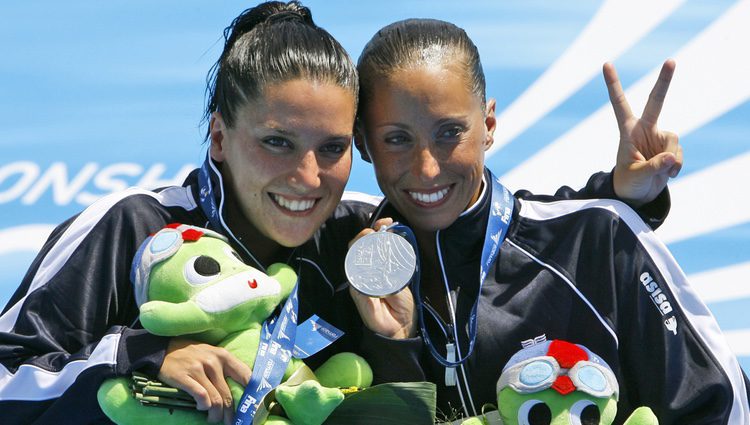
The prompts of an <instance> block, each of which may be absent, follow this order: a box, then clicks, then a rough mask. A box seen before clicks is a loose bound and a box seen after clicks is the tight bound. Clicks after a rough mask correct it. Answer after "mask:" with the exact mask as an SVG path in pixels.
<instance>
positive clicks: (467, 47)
mask: <svg viewBox="0 0 750 425" xmlns="http://www.w3.org/2000/svg"><path fill="white" fill-rule="evenodd" d="M674 67H675V64H674V62H673V61H671V60H670V61H667V62H665V63H664V66H663V68H662V71H661V75H660V76H659V80H658V81H657V83H656V85H655V86H654V89H653V91H652V93H651V96H650V97H649V100H648V102H647V104H646V107H645V109H644V111H643V116H642V117H641V118H640V119H639V118H637V117H635V116H633V114H632V112H631V111H630V107H629V106H628V102H627V100H626V99H625V96H624V94H623V91H622V87H621V86H620V83H619V80H618V78H617V74H616V72H615V69H614V67H613V66H612V65H611V64H605V65H604V77H605V80H606V83H607V86H608V89H609V95H610V100H611V102H612V106H613V108H614V111H615V115H616V118H617V122H618V125H619V127H620V137H621V139H620V145H619V152H618V161H617V166H616V167H615V170H614V176H613V180H614V183H612V182H610V185H611V186H610V187H614V190H615V192H617V193H618V194H619V195H620V197H621V198H622V199H633V198H640V202H643V201H646V202H648V201H652V200H654V199H656V200H657V202H658V199H659V198H662V200H663V201H664V200H665V199H664V197H666V195H667V194H666V193H665V192H664V188H665V185H666V181H667V180H668V178H669V177H670V176H674V175H675V174H676V171H677V170H678V169H679V167H680V165H681V153H680V147H679V144H678V143H677V137H676V135H674V134H672V133H669V132H664V131H661V130H659V129H658V127H657V125H656V122H657V119H658V116H659V112H660V110H661V107H662V103H663V102H664V97H665V96H666V92H667V88H668V86H669V83H670V80H671V78H672V74H673V71H674ZM358 71H359V77H360V86H361V90H360V108H359V116H358V127H357V131H356V132H355V134H356V144H357V148H358V149H359V150H360V152H361V153H362V155H363V157H364V158H365V159H366V160H369V161H371V162H372V164H373V166H374V169H375V174H376V176H377V180H378V184H379V185H380V188H381V190H382V191H383V193H384V194H385V196H386V200H385V201H384V202H383V203H382V204H381V205H380V206H379V207H378V209H377V210H376V212H375V213H374V215H373V217H372V222H373V223H372V226H371V227H372V229H366V230H364V231H362V232H361V233H360V235H359V237H361V236H364V235H366V234H369V233H372V232H374V231H375V230H374V229H380V228H381V227H382V226H388V225H391V224H392V223H393V222H394V221H396V222H399V223H401V224H402V225H406V226H409V227H410V228H411V229H412V231H413V234H414V239H415V247H416V248H418V249H417V251H418V253H419V256H418V260H419V270H420V271H421V276H418V277H417V278H416V280H415V281H412V282H411V286H410V287H407V288H406V289H404V290H402V291H401V292H399V293H397V294H395V295H392V296H388V297H384V298H370V297H367V296H365V295H362V294H361V293H359V292H357V291H356V290H351V291H350V292H351V294H352V297H353V298H354V300H355V302H356V304H357V307H358V309H359V311H360V313H361V315H362V317H363V320H364V322H365V324H366V326H367V328H368V329H367V330H366V331H365V332H364V334H363V341H362V347H363V349H362V354H364V356H365V358H367V359H368V361H369V362H370V364H371V365H372V366H373V370H374V375H375V377H376V381H377V380H380V381H403V380H406V381H422V380H427V381H432V382H435V383H436V384H437V385H438V407H439V409H440V410H441V411H442V412H443V414H444V415H446V416H448V417H456V416H459V417H460V416H475V415H477V414H479V413H481V412H482V410H483V407H484V405H485V404H486V403H492V404H495V403H496V400H497V398H496V389H497V387H496V385H497V382H498V378H499V376H500V374H501V371H502V370H503V366H504V365H505V364H506V363H507V362H508V360H509V359H510V358H511V356H512V355H513V354H514V353H515V352H517V351H518V350H520V349H521V348H522V347H523V346H527V345H530V344H534V343H539V342H542V341H544V340H553V339H562V340H567V341H570V342H573V343H576V344H582V345H584V346H586V347H588V348H589V349H591V350H592V351H593V352H596V353H598V354H599V355H601V357H602V358H603V359H604V360H605V361H606V362H607V363H608V364H609V365H610V366H611V367H612V369H613V370H614V372H615V374H616V375H617V379H618V380H619V383H620V399H619V403H618V409H617V410H618V416H617V420H616V421H615V422H616V423H622V421H623V420H624V419H625V418H627V417H628V415H630V414H631V412H632V411H633V410H634V409H635V408H637V407H639V406H648V407H650V408H651V409H653V411H654V412H655V413H656V415H657V416H658V418H659V423H661V424H693V423H706V424H707V423H714V424H719V423H721V424H740V423H742V424H747V423H750V409H749V408H748V395H747V388H746V382H747V379H746V377H745V375H744V373H743V372H742V370H741V369H740V367H739V364H738V362H737V360H736V358H735V356H734V355H733V354H732V352H731V350H730V348H729V347H728V345H727V343H726V341H725V340H724V338H723V336H722V335H721V332H720V330H719V328H718V325H717V324H716V322H715V320H714V319H713V317H712V316H711V313H710V312H709V311H708V309H707V308H706V306H705V305H704V304H703V303H702V302H701V301H700V299H699V298H698V297H697V296H696V295H695V293H694V292H693V291H692V290H691V289H690V287H689V286H688V285H687V282H686V281H685V275H684V274H683V273H682V271H681V270H680V268H679V266H678V265H677V264H676V263H675V261H674V259H673V257H672V256H671V255H670V254H669V252H668V251H667V249H666V247H665V246H664V245H663V244H662V243H661V242H660V241H659V240H658V239H657V238H656V237H655V236H654V234H653V233H652V232H651V231H650V229H649V228H648V227H647V226H646V225H644V222H643V221H642V220H641V218H639V217H638V216H637V215H636V214H634V213H633V211H632V210H631V209H630V208H628V207H627V206H626V205H624V204H622V203H620V202H616V201H609V200H600V199H590V200H582V199H578V200H561V199H559V198H556V199H550V198H549V197H535V196H531V195H530V194H528V193H526V192H519V193H516V194H515V196H511V195H510V192H508V191H507V189H505V188H504V187H503V186H502V185H501V184H500V182H499V181H498V180H497V179H496V178H495V177H494V176H493V175H492V173H491V172H490V170H488V169H487V168H485V166H484V152H485V151H486V150H487V149H489V147H490V146H491V145H492V143H493V132H494V130H495V127H496V125H501V124H498V123H497V122H496V119H495V101H494V100H493V99H489V100H488V99H486V98H485V87H484V74H483V72H482V67H481V63H480V60H479V53H478V52H477V48H476V47H475V46H474V44H473V43H472V42H471V40H470V39H469V37H468V36H467V35H466V33H465V32H464V31H463V30H462V29H461V28H458V27H456V26H455V25H453V24H450V23H447V22H443V21H436V20H428V19H413V20H406V21H400V22H396V23H394V24H391V25H389V26H386V27H385V28H383V29H381V30H380V31H378V33H377V34H375V36H373V38H372V39H371V40H370V42H369V43H368V44H367V45H366V47H365V48H364V51H363V52H362V55H361V56H360V59H359V63H358ZM540 172H543V170H540ZM607 178H609V177H607ZM625 182H627V183H625ZM623 189H625V191H623ZM626 192H628V193H626ZM579 195H580V194H579ZM579 198H580V196H579ZM645 209H647V208H645ZM642 211H643V209H642ZM400 231H401V232H404V230H403V229H401V230H400ZM565 373H566V371H560V374H559V375H556V376H558V377H559V378H558V379H563V378H568V376H567V375H565ZM537 378H538V380H535V379H537ZM542 378H544V382H545V383H548V384H550V385H551V384H552V382H556V381H555V379H554V378H555V376H550V375H535V376H533V377H530V379H529V382H532V381H533V382H535V383H536V382H539V381H540V380H542ZM569 379H570V378H568V380H569ZM524 383H526V381H524ZM542 389H543V388H542ZM540 390H541V389H540ZM560 391H561V392H562V389H561V390H560ZM563 394H564V393H563ZM539 403H540V404H542V405H543V404H544V403H542V402H539ZM538 407H539V409H537V406H535V408H534V409H533V410H535V411H540V412H543V408H544V407H545V406H538ZM521 410H523V409H521ZM521 413H522V412H521ZM526 413H529V411H528V409H527V412H526ZM529 414H530V413H529ZM541 417H543V415H541ZM579 422H580V419H579ZM595 422H596V423H599V421H598V418H597V420H596V421H595ZM518 423H542V422H535V421H533V420H531V419H530V418H528V417H520V416H519V418H518ZM571 423H576V422H575V421H571ZM587 423H588V422H587ZM592 423H593V422H592Z"/></svg>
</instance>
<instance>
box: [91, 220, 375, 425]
mask: <svg viewBox="0 0 750 425" xmlns="http://www.w3.org/2000/svg"><path fill="white" fill-rule="evenodd" d="M131 280H132V281H133V284H134V289H135V298H136V302H137V304H138V306H139V308H140V321H141V324H142V325H143V327H144V328H145V329H146V330H148V331H149V332H151V333H153V334H155V335H161V336H189V337H190V338H191V339H194V340H197V341H202V342H205V343H208V344H212V345H216V346H220V347H224V348H226V349H227V350H228V351H229V352H230V353H232V354H234V355H235V356H236V357H237V358H239V359H240V360H242V361H244V362H245V363H247V364H248V365H250V366H251V368H252V365H253V363H254V361H255V357H256V353H257V350H258V345H259V341H260V337H261V332H262V326H263V322H264V321H265V320H266V319H267V318H268V317H269V316H270V315H271V314H272V313H273V312H274V310H275V309H276V307H277V306H278V305H279V304H280V303H281V302H282V301H283V300H285V299H286V298H287V297H288V296H289V294H290V293H291V291H292V289H293V287H294V285H295V282H296V280H297V276H296V273H295V272H294V270H293V269H291V268H290V267H289V266H287V265H284V264H274V265H272V266H270V267H269V268H268V270H267V273H263V272H261V271H259V270H257V269H254V268H253V267H250V266H248V265H247V264H245V263H243V262H242V261H241V260H240V257H239V255H237V253H236V252H235V251H234V250H233V249H232V248H231V247H230V245H229V244H228V243H227V241H226V238H225V237H223V236H222V235H219V234H218V233H215V232H213V231H211V230H208V229H202V228H197V227H193V226H187V225H179V224H174V225H169V226H167V227H166V228H164V229H162V230H161V231H159V232H158V233H156V234H155V235H153V236H151V237H150V238H148V239H147V240H146V241H145V242H144V243H143V244H142V245H141V247H140V249H139V251H138V253H137V254H136V257H135V259H134V260H133V268H132V271H131ZM306 368H307V366H305V365H304V363H303V362H302V361H301V360H299V359H296V358H291V360H290V362H289V365H288V367H287V369H286V372H285V374H284V378H283V379H282V382H284V381H285V380H287V379H288V378H289V377H290V376H292V375H293V374H295V372H298V370H299V371H300V372H299V373H298V375H299V374H301V373H302V372H301V371H302V370H303V369H306ZM310 376H312V374H310ZM228 383H229V386H230V389H231V390H232V397H233V399H234V400H235V409H236V407H237V406H236V404H237V403H238V401H239V400H240V399H241V397H242V393H243V391H244V388H243V387H242V386H241V385H240V384H238V383H236V382H234V381H232V380H231V379H228ZM371 383H372V371H371V370H370V368H369V366H368V365H367V362H366V361H365V360H364V359H362V358H361V357H359V356H356V355H354V354H352V353H340V354H338V355H336V356H334V357H332V358H331V359H329V360H328V362H326V363H325V364H323V365H322V366H321V367H320V368H319V369H317V370H316V372H315V379H310V380H305V381H304V382H302V384H299V385H293V386H291V385H285V384H283V383H282V385H281V386H279V387H278V388H277V389H276V400H277V401H278V402H279V403H280V404H281V406H282V407H283V410H284V412H285V413H286V416H287V419H282V418H279V417H273V416H271V417H269V420H268V423H273V424H279V423H293V424H298V425H319V424H321V423H322V422H323V421H324V420H325V419H326V418H327V417H328V415H329V414H330V413H331V412H332V411H333V410H334V409H335V408H336V407H337V406H338V404H339V403H341V401H342V400H343V399H344V395H343V393H342V391H341V390H340V389H339V387H352V386H353V387H368V386H370V384H371ZM98 400H99V404H100V406H101V408H102V410H103V411H104V413H105V414H106V415H107V416H108V417H109V418H110V419H111V420H112V421H114V422H116V423H118V424H133V425H148V424H154V425H170V424H179V425H188V424H205V423H206V413H205V412H201V411H197V410H194V409H193V410H182V409H168V408H160V407H150V406H145V405H143V404H142V403H141V402H139V401H138V400H136V398H135V394H134V393H133V391H132V390H131V380H130V379H129V378H124V377H122V378H115V379H110V380H107V381H105V382H104V383H103V384H102V386H101V388H100V389H99V393H98Z"/></svg>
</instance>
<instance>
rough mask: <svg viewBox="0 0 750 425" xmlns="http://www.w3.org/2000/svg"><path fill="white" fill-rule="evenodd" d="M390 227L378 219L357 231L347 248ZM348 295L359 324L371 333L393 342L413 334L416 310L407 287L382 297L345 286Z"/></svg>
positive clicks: (387, 222)
mask: <svg viewBox="0 0 750 425" xmlns="http://www.w3.org/2000/svg"><path fill="white" fill-rule="evenodd" d="M391 224H393V220H392V219H390V218H381V219H380V220H378V221H376V222H375V223H374V225H373V227H374V229H364V230H362V231H361V232H359V234H358V235H357V236H356V237H355V238H354V239H353V240H352V241H351V242H350V244H349V246H350V247H351V246H352V245H353V244H354V242H355V241H357V240H359V239H360V238H362V237H363V236H365V235H368V234H371V233H374V232H375V231H376V230H375V229H380V228H382V227H384V226H390V225H391ZM349 293H350V294H351V297H352V299H353V300H354V304H355V305H356V306H357V310H358V311H359V315H360V316H361V317H362V321H363V322H364V324H365V326H367V327H368V328H369V329H370V330H371V331H373V332H375V333H377V334H380V335H382V336H385V337H389V338H394V339H404V338H411V337H414V336H416V335H417V311H416V308H415V307H414V297H413V296H412V293H411V290H410V289H409V287H408V286H406V287H404V288H403V289H401V290H400V291H398V292H396V293H395V294H391V295H386V296H383V297H371V296H368V295H365V294H363V293H362V292H360V291H358V290H357V289H355V287H354V286H352V285H349Z"/></svg>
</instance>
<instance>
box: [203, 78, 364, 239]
mask: <svg viewBox="0 0 750 425" xmlns="http://www.w3.org/2000/svg"><path fill="white" fill-rule="evenodd" d="M354 113H355V99H354V96H353V94H352V93H351V91H349V90H347V89H345V88H342V87H340V86H337V85H335V84H333V83H326V82H314V81H310V80H307V79H297V80H291V81H286V82H282V83H276V84H271V85H269V86H267V87H266V88H265V90H264V92H263V95H261V96H259V98H257V99H254V100H250V101H248V102H247V103H246V104H245V105H244V106H242V107H241V108H239V110H238V111H237V118H236V123H235V125H234V126H232V127H227V126H226V124H225V122H224V121H223V120H222V118H221V115H220V114H219V113H214V115H213V116H212V120H211V140H212V143H211V157H212V159H213V160H214V161H216V162H218V163H220V164H221V171H222V175H223V177H224V178H225V179H226V182H225V185H226V187H227V188H228V190H229V193H228V194H227V203H228V206H227V215H228V217H229V221H230V223H232V224H233V226H234V227H235V228H236V229H239V230H240V232H241V233H242V234H243V236H247V237H248V238H247V240H251V241H257V242H258V243H259V244H262V243H265V241H264V239H266V238H267V239H270V240H271V241H273V242H275V243H277V244H279V245H282V246H286V247H295V246H298V245H301V244H302V243H304V242H305V241H307V240H308V239H309V238H310V237H311V236H312V235H313V233H314V232H315V231H316V230H317V229H318V228H319V227H320V225H321V224H322V223H323V222H324V221H325V219H326V218H327V217H328V216H329V215H330V214H331V213H332V212H333V210H334V208H335V207H336V205H337V204H338V202H339V200H340V199H341V195H342V193H343V191H344V187H345V185H346V182H347V179H348V178H349V172H350V170H351V138H352V129H353V125H354ZM250 244H251V245H252V244H253V242H250ZM251 249H252V246H251Z"/></svg>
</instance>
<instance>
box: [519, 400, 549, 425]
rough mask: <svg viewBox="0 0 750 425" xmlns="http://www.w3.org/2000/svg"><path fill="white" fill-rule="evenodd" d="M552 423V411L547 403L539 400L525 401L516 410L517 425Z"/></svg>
mask: <svg viewBox="0 0 750 425" xmlns="http://www.w3.org/2000/svg"><path fill="white" fill-rule="evenodd" d="M550 423H552V411H551V410H550V408H549V406H547V403H545V402H543V401H541V400H526V401H525V402H524V403H523V404H522V405H521V407H520V408H518V425H549V424H550Z"/></svg>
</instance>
